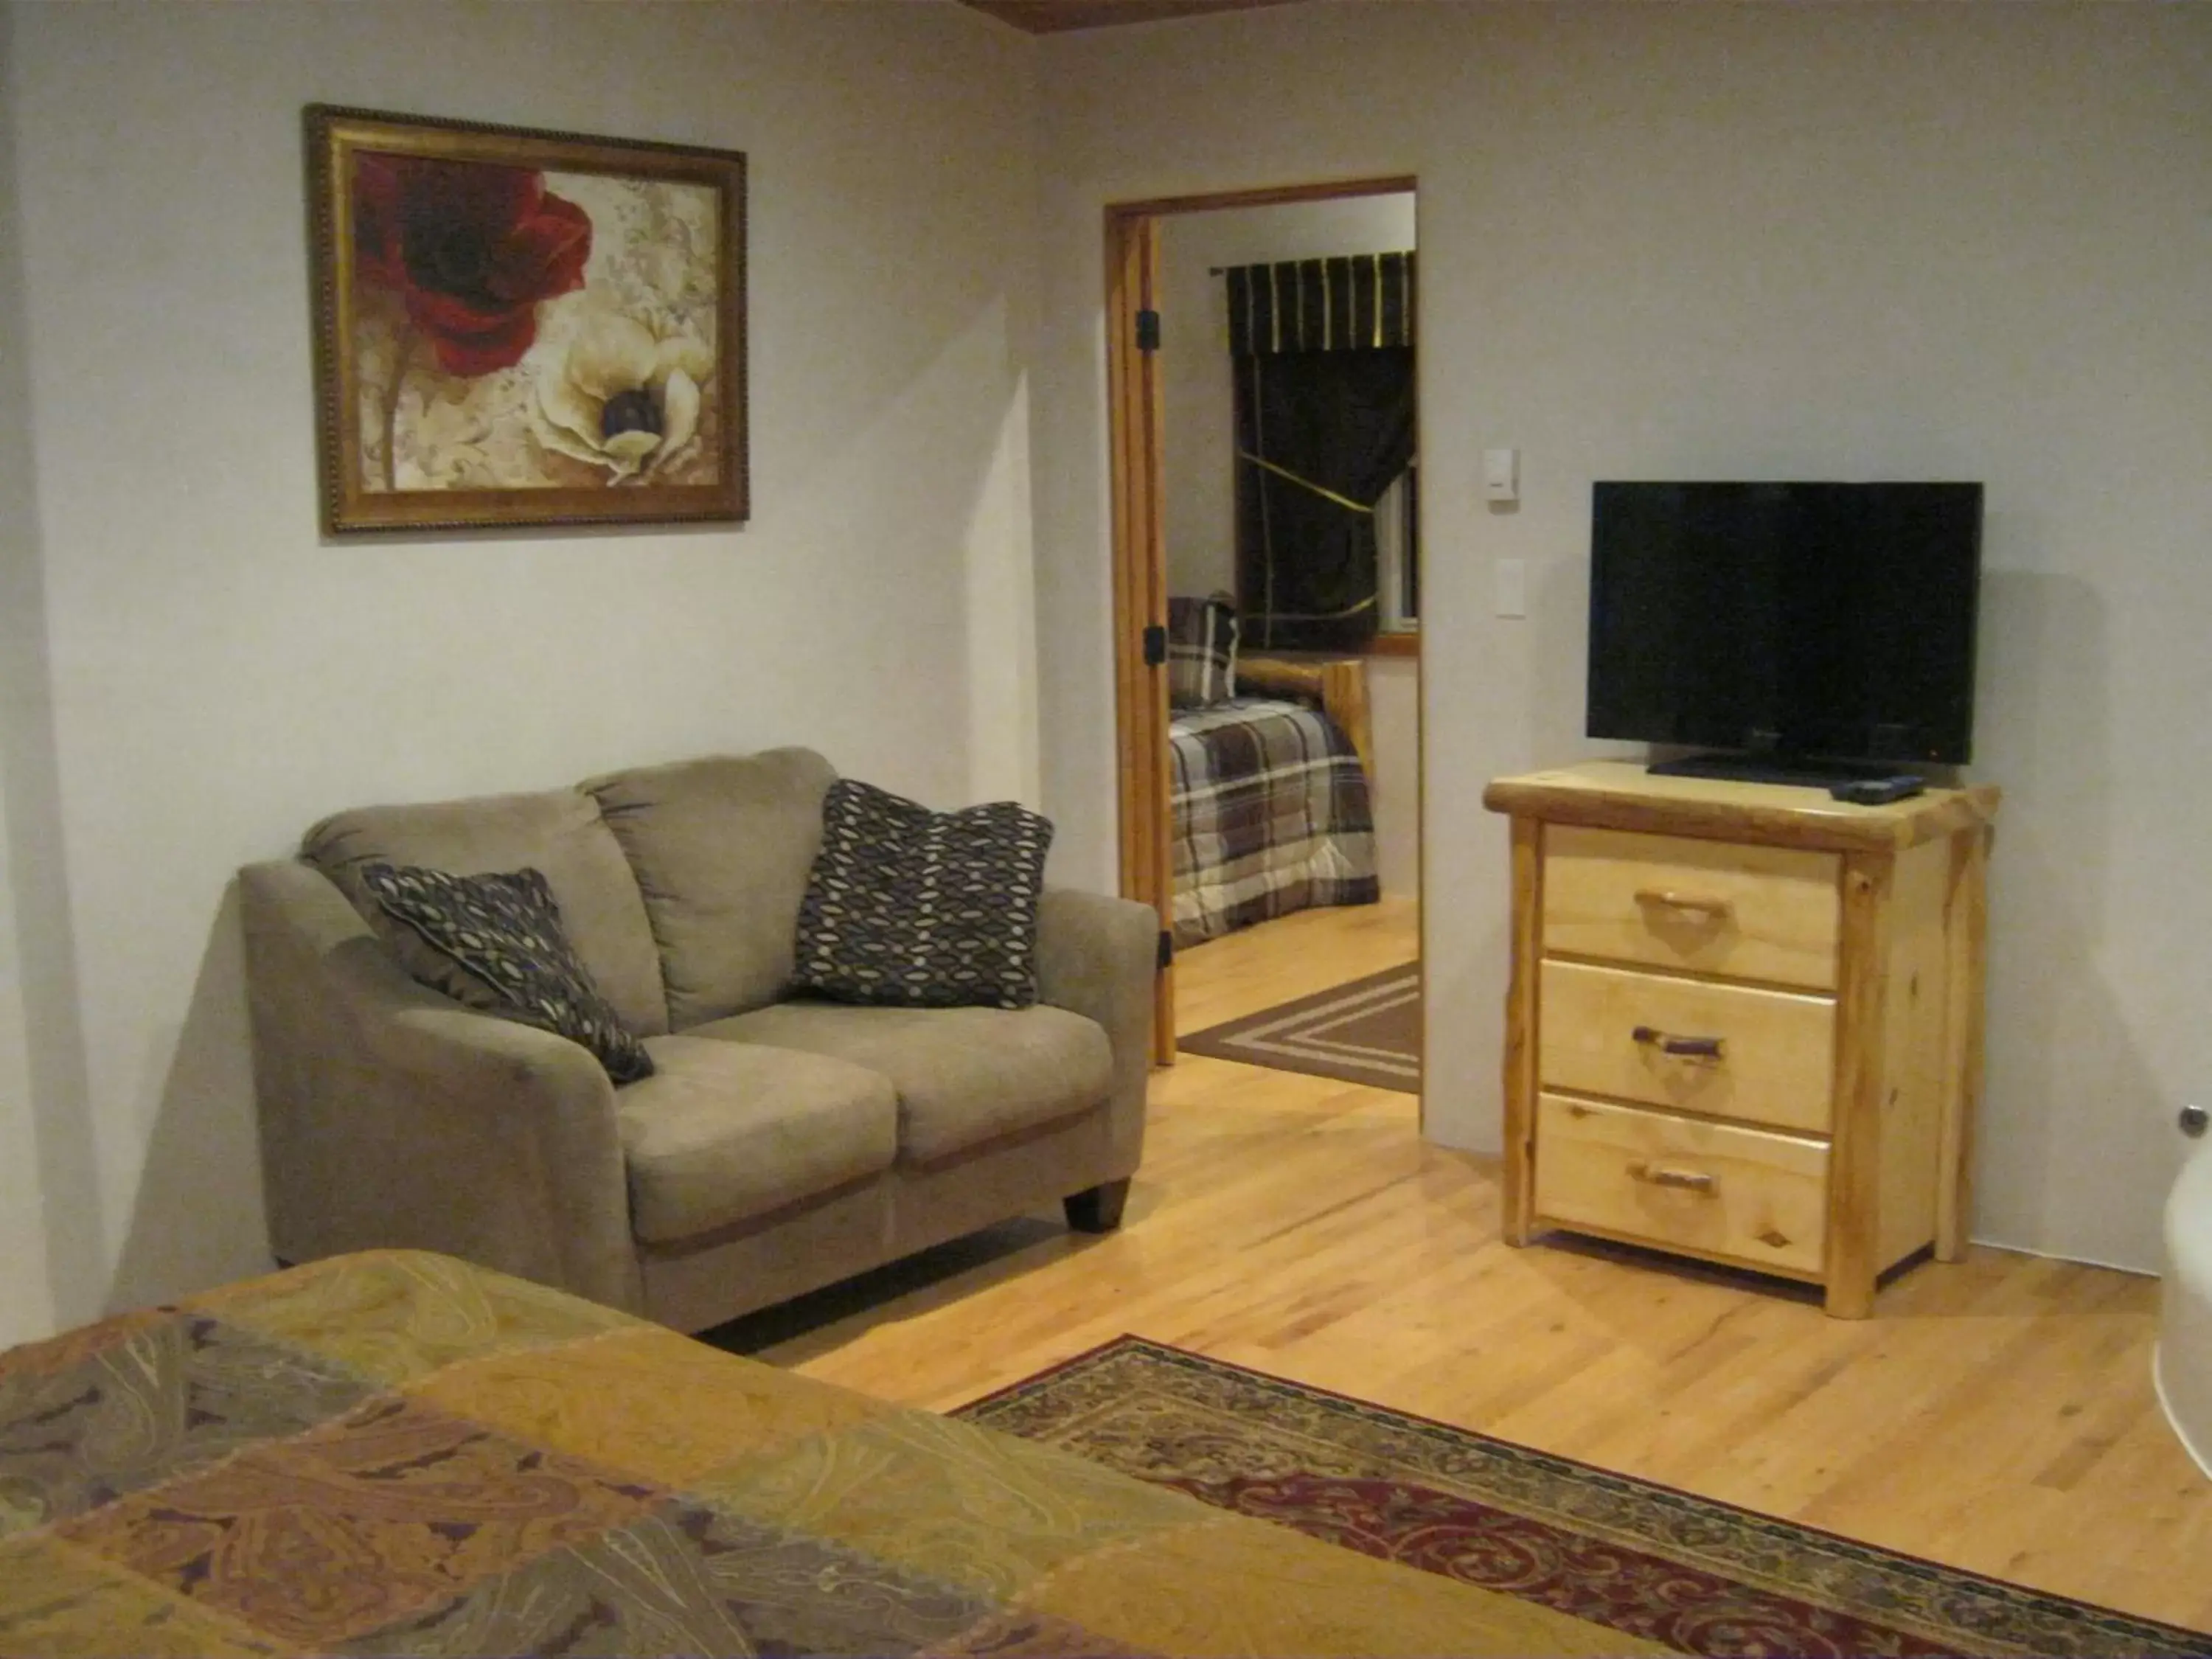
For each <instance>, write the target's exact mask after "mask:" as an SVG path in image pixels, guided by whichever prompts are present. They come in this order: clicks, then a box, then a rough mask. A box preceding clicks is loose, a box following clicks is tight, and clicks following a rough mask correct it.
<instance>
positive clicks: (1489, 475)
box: [1482, 449, 1521, 501]
mask: <svg viewBox="0 0 2212 1659" xmlns="http://www.w3.org/2000/svg"><path fill="white" fill-rule="evenodd" d="M1482 498H1483V500H1485V501H1519V500H1520V499H1521V452H1520V451H1519V450H1517V449H1486V450H1484V451H1483V452H1482Z"/></svg>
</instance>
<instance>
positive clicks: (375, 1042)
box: [239, 860, 643, 1312]
mask: <svg viewBox="0 0 2212 1659" xmlns="http://www.w3.org/2000/svg"><path fill="white" fill-rule="evenodd" d="M239 888H240V900H241V908H242V911H243V915H244V920H245V933H246V995H247V1001H248V1006H249V1008H250V1011H251V1013H252V1026H253V1072H254V1094H255V1097H256V1103H257V1108H258V1116H259V1121H260V1132H261V1155H262V1181H263V1184H264V1188H265V1190H266V1193H267V1198H268V1206H269V1233H270V1245H271V1247H272V1249H273V1250H274V1252H275V1254H276V1255H277V1256H278V1257H279V1258H280V1259H281V1260H283V1261H308V1260H312V1259H313V1258H315V1257H318V1256H324V1255H335V1254H337V1253H338V1252H340V1251H343V1250H354V1249H371V1248H377V1247H386V1246H391V1247H404V1248H412V1249H430V1250H440V1251H443V1252H445V1253H447V1254H448V1255H457V1256H460V1257H462V1258H464V1259H465V1260H467V1261H474V1262H477V1263H480V1264H482V1265H483V1266H485V1267H496V1268H499V1269H501V1271H503V1272H507V1273H514V1274H517V1275H519V1276H520V1277H522V1278H525V1279H535V1280H537V1281H538V1282H539V1283H541V1284H546V1285H556V1286H558V1287H559V1288H561V1289H563V1290H567V1291H573V1292H574V1293H575V1294H577V1295H580V1296H584V1297H590V1298H591V1299H592V1300H593V1301H596V1302H601V1303H605V1304H610V1305H611V1306H614V1307H617V1308H623V1309H625V1310H630V1311H633V1312H637V1311H641V1310H642V1308H643V1291H642V1288H641V1283H640V1279H639V1275H638V1267H637V1257H636V1251H635V1245H634V1244H633V1243H632V1241H631V1238H630V1231H629V1187H628V1179H627V1173H626V1170H625V1166H624V1164H623V1152H622V1142H621V1139H620V1136H619V1133H618V1132H617V1126H616V1119H615V1105H614V1086H613V1085H612V1084H611V1083H610V1082H609V1081H608V1079H607V1075H606V1073H605V1071H604V1070H603V1069H602V1068H601V1067H600V1066H599V1061H598V1060H596V1059H594V1058H593V1057H592V1054H590V1053H589V1052H588V1051H587V1050H586V1049H585V1048H582V1047H580V1045H578V1044H576V1043H574V1042H569V1041H568V1039H567V1038H566V1037H562V1036H555V1035H554V1034H553V1033H552V1032H550V1031H541V1030H537V1029H536V1028H535V1027H532V1026H527V1025H520V1024H516V1023H515V1022H513V1021H512V1020H505V1019H500V1018H495V1017H493V1016H491V1015H489V1014H482V1013H478V1012H475V1011H473V1010H471V1009H468V1008H465V1007H463V1006H461V1005H460V1004H459V1003H457V1002H455V1001H453V1000H452V999H450V998H448V997H446V996H443V995H441V994H439V993H437V992H435V991H432V990H429V989H427V988H425V987H422V986H420V985H418V984H416V982H415V981H413V980H412V979H410V978H409V977H408V975H407V974H406V972H405V971H404V969H402V968H401V967H400V966H399V964H398V962H397V960H396V959H395V958H394V957H392V954H391V952H390V951H387V950H386V948H385V946H384V945H383V943H382V941H380V939H378V938H377V937H376V935H375V933H374V931H373V930H372V929H371V928H370V927H368V924H367V923H366V922H364V921H362V918H361V916H360V915H358V914H357V913H356V911H355V909H354V908H353V906H352V904H351V903H350V902H349V901H348V900H347V899H346V897H345V896H344V895H343V893H341V892H340V891H339V890H338V889H337V887H336V886H334V885H333V884H331V882H330V881H329V880H328V879H326V878H325V877H324V876H323V875H322V874H321V872H319V871H317V870H315V869H314V868H313V867H312V866H308V865H307V864H304V863H301V862H298V861H293V860H288V861H283V862H277V863H269V864H257V865H251V866H247V867H246V869H245V870H244V871H242V872H240V878H239Z"/></svg>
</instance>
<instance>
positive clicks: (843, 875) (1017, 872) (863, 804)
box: [795, 778, 1052, 1008]
mask: <svg viewBox="0 0 2212 1659" xmlns="http://www.w3.org/2000/svg"><path fill="white" fill-rule="evenodd" d="M1051 846H1052V821H1051V820H1050V819H1049V818H1046V817H1041V816H1039V815H1038V814H1037V813H1035V812H1032V811H1029V810H1028V809H1027V808H1026V807H1023V806H1018V805H1015V804H1014V803H1013V802H1012V801H1010V800H1004V801H995V802H994V803H992V804H991V805H987V806H969V807H965V808H963V809H962V810H961V811H957V812H933V811H930V810H929V809H928V808H927V807H926V806H922V805H918V804H917V803H915V802H914V801H910V800H907V799H902V797H900V796H897V795H894V794H892V793H890V792H889V791H887V790H883V789H878V788H877V787H875V786H874V785H873V784H867V783H856V782H854V781H853V780H852V779H850V778H840V779H839V780H838V781H836V783H833V784H831V785H830V786H829V797H828V799H825V800H824V801H823V804H822V851H821V853H820V854H819V855H818V856H817V858H816V859H815V860H814V869H813V871H812V872H811V874H810V875H809V876H808V878H807V881H806V897H805V901H804V902H802V903H801V904H800V905H799V936H798V939H797V942H796V952H795V954H796V956H797V958H798V972H797V979H798V983H799V985H801V986H802V987H805V988H806V989H808V990H811V991H819V992H821V993H822V994H823V995H825V996H831V997H836V998H837V999H838V1000H841V1001H844V1002H867V1003H884V1004H892V1005H896V1006H904V1007H915V1008H955V1007H963V1006H981V1007H986V1008H1026V1007H1028V1006H1030V1004H1031V1003H1033V1002H1035V1001H1036V994H1037V992H1036V924H1037V901H1038V899H1039V897H1040V896H1042V893H1043V891H1044V857H1045V854H1046V852H1047V851H1048V849H1049V848H1050V847H1051Z"/></svg>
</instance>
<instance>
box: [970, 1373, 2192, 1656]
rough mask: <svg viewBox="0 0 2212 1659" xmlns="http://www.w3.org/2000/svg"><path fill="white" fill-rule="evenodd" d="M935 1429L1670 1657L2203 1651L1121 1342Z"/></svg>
mask: <svg viewBox="0 0 2212 1659" xmlns="http://www.w3.org/2000/svg"><path fill="white" fill-rule="evenodd" d="M953 1415H955V1416H956V1417H961V1418H964V1419H967V1420H969V1421H970V1422H975V1423H982V1424H987V1425H989V1426H990V1427H992V1428H994V1429H1001V1430H1005V1431H1008V1432H1010V1433H1013V1434H1018V1435H1020V1436H1022V1437H1024V1438H1026V1439H1030V1440H1038V1441H1042V1442H1045V1443H1048V1444H1052V1445H1056V1446H1060V1447H1062V1448H1065V1449H1067V1450H1069V1451H1073V1452H1076V1453H1079V1454H1080V1455H1083V1456H1085V1457H1087V1458H1090V1459H1091V1460H1092V1461H1094V1462H1099V1463H1103V1464H1105V1465H1107V1466H1108V1467H1109V1468H1115V1469H1119V1470H1121V1471H1122V1472H1123V1473H1125V1474H1133V1475H1137V1476H1139V1477H1140V1478H1142V1479H1144V1480H1152V1481H1157V1482H1158V1483H1159V1484H1161V1485H1163V1486H1173V1487H1175V1488H1176V1489H1177V1490H1179V1491H1182V1492H1188V1493H1189V1494H1191V1495H1192V1496H1193V1497H1194V1498H1202V1499H1204V1500H1205V1501H1206V1502H1207V1503H1209V1504H1218V1505H1219V1506H1220V1507H1222V1508H1224V1509H1228V1510H1237V1512H1239V1513H1241V1514H1244V1515H1251V1516H1261V1517H1262V1518H1265V1519H1267V1520H1271V1521H1278V1522H1282V1523H1283V1524H1285V1525H1286V1526H1290V1527H1295V1528H1297V1529H1298V1530H1299V1531H1300V1532H1303V1533H1306V1534H1310V1536H1313V1537H1316V1538H1320V1539H1324V1540H1327V1541H1329V1542H1331V1543H1335V1544H1341V1545H1343V1546H1344V1547H1346V1548H1347V1549H1354V1550H1358V1551H1361V1552H1362V1553H1365V1554H1368V1555H1373V1556H1381V1557H1383V1558H1384V1559H1389V1560H1395V1561H1399V1562H1402V1563H1404V1564H1405V1565H1408V1566H1413V1567H1419V1568H1421V1569H1423V1570H1424V1571H1429V1572H1436V1573H1442V1574H1444V1575H1446V1576H1448V1577H1454V1578H1458V1579H1461V1580H1463V1581H1465V1582H1468V1583H1474V1584H1480V1585H1481V1586H1483V1587H1484V1588H1486V1589H1494V1590H1500V1591H1504V1592H1505V1593H1506V1594H1509V1595H1516V1596H1519V1597H1522V1598H1523V1599H1526V1600H1528V1601H1536V1602H1540V1603H1541V1604H1542V1605H1544V1606H1546V1607H1553V1608H1556V1609H1558V1610H1559V1611H1560V1612H1563V1613H1573V1614H1575V1615H1577V1617H1579V1618H1583V1619H1588V1620H1595V1622H1597V1623H1599V1624H1601V1625H1606V1626H1610V1627H1612V1628H1613V1629H1615V1630H1619V1631H1621V1632H1626V1633H1629V1634H1632V1635H1634V1636H1638V1637H1642V1638H1647V1639H1650V1640H1653V1641H1656V1642H1658V1643H1660V1644H1662V1645H1664V1646H1667V1647H1670V1648H1672V1649H1674V1650H1676V1651H1678V1652H1682V1653H1699V1654H1727V1655H1753V1654H1790V1655H1816V1656H1817V1655H1839V1656H1840V1655H1846V1654H1849V1655H1862V1654H1896V1655H1922V1654H1967V1655H1996V1654H2039V1655H2073V1654H2100V1655H2137V1656H2142V1655H2154V1654H2195V1655H2206V1654H2212V1635H2201V1634H2196V1633H2192V1632H2189V1631H2185V1630H2181V1629H2179V1628H2176V1627H2175V1626H2170V1625H2161V1624H2157V1623H2154V1622H2153V1621H2150V1620H2142V1619H2135V1618H2131V1617H2130V1616H2129V1615H2127V1614H2125V1613H2116V1612H2113V1611H2112V1610H2111V1609H2109V1608H2106V1607H2092V1606H2090V1605H2089V1604H2088V1603H2087V1602H2083V1601H2069V1600H2067V1599H2066V1598H2064V1597H2062V1596H2056V1595H2041V1594H2039V1593H2038V1592H2036V1591H2034V1590H2030V1589H2023V1588H2021V1586H2019V1585H2016V1584H2008V1583H2002V1581H2000V1580H1997V1579H1994V1578H1984V1577H1981V1576H1979V1575H1978V1574H1976V1573H1970V1572H1961V1571H1957V1570H1955V1569H1954V1568H1950V1567H1943V1566H1938V1565H1936V1564H1934V1563H1933V1562H1929V1561H1923V1560H1919V1559H1916V1558H1914V1557H1911V1556H1907V1555H1898V1554H1894V1553H1891V1552H1889V1551H1887V1550H1881V1549H1876V1548H1875V1547H1872V1546H1870V1545H1866V1544H1857V1543H1853V1542H1851V1541H1850V1540H1848V1539H1844V1538H1839V1537H1837V1536H1836V1535H1834V1534H1831V1533H1825V1532H1819V1531H1816V1530H1814V1528H1809V1527H1801V1526H1798V1525H1796V1524H1795V1523H1793V1522H1788V1521H1778V1520H1774V1519H1772V1518H1771V1517H1768V1516H1760V1515H1754V1514H1753V1513H1752V1512H1751V1511H1750V1510H1741V1509H1737V1508H1735V1507H1734V1506H1733V1505H1731V1504H1717V1503H1714V1502H1711V1500H1709V1499H1706V1498H1693V1497H1692V1496H1690V1495H1689V1494H1688V1493H1686V1492H1677V1491H1675V1490H1674V1489H1673V1488H1671V1487H1668V1486H1655V1485H1653V1484H1651V1483H1650V1482H1649V1481H1643V1480H1630V1479H1628V1478H1626V1477H1625V1476H1622V1475H1618V1474H1607V1472H1605V1471H1604V1470H1602V1469H1598V1468H1592V1467H1591V1466H1590V1465H1589V1464H1586V1463H1577V1462H1571V1461H1570V1460H1568V1459H1566V1458H1561V1457H1552V1456H1547V1455H1545V1454H1543V1453H1541V1452H1535V1451H1530V1450H1528V1449H1526V1448H1523V1447H1519V1446H1515V1445H1510V1444H1509V1443H1506V1442H1504V1441H1502V1440H1493V1439H1492V1438H1490V1437H1488V1436H1486V1435H1480V1434H1475V1433H1473V1432H1471V1431H1468V1430H1465V1429H1455V1428H1451V1427H1449V1426H1447V1425H1443V1424H1441V1423H1433V1422H1431V1421H1429V1420H1428V1419H1425V1418H1419V1417H1412V1416H1408V1415H1407V1414H1405V1413H1401V1412H1394V1411H1389V1410H1385V1409H1384V1408H1383V1407H1379V1406H1370V1405H1367V1404H1364V1402H1362V1401H1357V1400H1352V1399H1349V1398H1347V1397H1346V1396H1345V1395H1335V1394H1330V1393H1328V1392H1327V1391H1325V1390H1323V1389H1310V1388H1307V1387H1305V1386H1304V1385H1303V1384H1300V1383H1287V1382H1285V1381H1283V1380H1281V1379H1280V1378H1277V1377H1271V1376H1264V1375H1262V1374H1261V1373H1260V1372H1258V1371H1250V1370H1244V1369H1243V1368H1242V1367H1240V1366H1236V1365H1230V1364H1223V1363H1222V1362H1220V1361H1218V1360H1212V1359H1206V1358H1200V1356H1199V1355H1196V1354H1193V1353H1186V1352H1182V1350H1180V1349H1177V1348H1170V1347H1166V1346H1162V1345H1161V1344H1158V1343H1155V1342H1148V1341H1146V1340H1143V1339H1141V1338H1139V1337H1133V1336H1124V1337H1121V1338H1117V1339H1116V1340H1114V1341H1112V1342H1109V1343H1107V1344H1106V1345H1105V1346H1103V1347H1100V1348H1097V1349H1094V1350H1092V1351H1091V1352H1089V1353H1087V1354H1084V1355H1081V1356H1079V1358H1074V1359H1072V1360H1070V1361H1068V1362H1067V1363H1066V1364H1064V1365H1060V1366H1057V1367H1055V1368H1054V1369H1053V1370H1048V1371H1045V1372H1043V1373H1042V1374H1040V1375H1039V1376H1034V1377H1031V1378H1030V1379H1029V1380H1028V1381H1027V1382H1024V1383H1016V1384H1015V1385H1014V1386H1013V1387H1012V1388H1010V1389H1004V1390H1002V1391H1000V1393H998V1394H994V1395H989V1396H988V1397H987V1398H985V1399H982V1400H979V1401H975V1403H974V1404H973V1405H969V1406H966V1407H962V1408H961V1409H960V1410H959V1411H957V1412H956V1413H953Z"/></svg>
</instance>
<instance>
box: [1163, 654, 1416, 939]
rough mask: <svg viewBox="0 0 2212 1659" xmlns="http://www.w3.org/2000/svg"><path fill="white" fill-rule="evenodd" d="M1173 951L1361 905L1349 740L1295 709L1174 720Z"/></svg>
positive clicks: (1244, 708) (1360, 799)
mask: <svg viewBox="0 0 2212 1659" xmlns="http://www.w3.org/2000/svg"><path fill="white" fill-rule="evenodd" d="M1170 752H1171V757H1172V763H1173V774H1172V777H1171V786H1170V807H1171V811H1172V815H1173V820H1174V834H1175V942H1176V945H1178V946H1181V945H1195V944H1197V943H1198V942H1199V941H1200V939H1215V938H1218V937H1219V936H1220V935H1221V934H1223V933H1230V932H1231V931H1233V930H1234V929H1236V928H1238V927H1249V926H1250V925H1251V924H1252V923H1254V922H1255V921H1267V919H1268V918H1269V917H1270V916H1281V915H1289V914H1290V913H1291V911H1293V910H1304V909H1306V908H1310V907H1311V906H1314V905H1320V904H1371V903H1373V902H1375V901H1376V899H1377V898H1378V897H1380V896H1381V895H1382V889H1381V886H1380V885H1379V884H1378V883H1377V881H1376V873H1375V815H1374V810H1373V807H1372V805H1370V799H1369V796H1368V792H1367V776H1366V774H1365V773H1364V772H1363V771H1362V770H1361V769H1360V765H1359V757H1358V756H1357V755H1356V754H1354V753H1353V752H1352V744H1351V741H1350V739H1348V738H1346V737H1345V735H1344V733H1343V732H1340V731H1339V730H1338V729H1337V728H1336V726H1335V724H1334V722H1333V721H1331V720H1329V719H1328V717H1327V716H1325V715H1324V714H1322V713H1321V712H1320V711H1319V710H1318V709H1315V708H1308V707H1306V706H1305V705H1304V704H1303V703H1295V702H1273V701H1270V700H1266V699H1261V698H1256V697H1240V698H1237V699H1235V700H1234V701H1232V702H1225V703H1218V704H1216V705H1215V706H1214V707H1212V708H1196V709H1182V710H1179V711H1177V713H1176V717H1175V721H1174V726H1173V733H1172V742H1171V744H1170Z"/></svg>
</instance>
